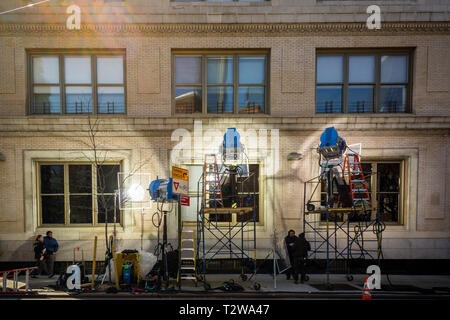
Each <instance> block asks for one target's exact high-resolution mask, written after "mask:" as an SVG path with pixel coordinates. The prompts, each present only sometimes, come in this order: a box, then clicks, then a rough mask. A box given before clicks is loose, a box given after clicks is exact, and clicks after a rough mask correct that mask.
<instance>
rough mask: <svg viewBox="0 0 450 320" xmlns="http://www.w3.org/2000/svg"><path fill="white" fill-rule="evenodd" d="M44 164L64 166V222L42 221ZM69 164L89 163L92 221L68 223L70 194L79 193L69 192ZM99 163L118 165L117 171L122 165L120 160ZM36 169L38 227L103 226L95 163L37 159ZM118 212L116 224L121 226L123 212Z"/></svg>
mask: <svg viewBox="0 0 450 320" xmlns="http://www.w3.org/2000/svg"><path fill="white" fill-rule="evenodd" d="M46 165H58V166H63V167H64V193H63V194H62V195H63V196H64V223H43V214H42V199H41V197H42V192H41V184H42V183H41V166H46ZM70 165H90V166H91V170H92V171H91V183H92V190H91V202H92V215H93V216H92V223H70V214H69V211H70V196H71V195H79V194H80V193H70V189H69V183H70V182H69V166H70ZM100 165H118V166H119V172H120V170H121V169H122V167H123V165H122V162H118V161H105V162H104V163H102V164H100ZM36 166H37V170H36V183H37V188H36V190H37V208H38V227H56V228H58V227H66V228H67V227H84V228H91V227H100V226H104V225H105V224H106V223H99V222H98V197H99V196H100V193H99V192H98V191H97V169H96V165H95V164H94V163H92V162H86V161H84V162H83V161H39V162H37V163H36ZM45 195H46V196H48V195H52V194H45ZM55 195H61V194H55ZM105 195H109V193H105ZM117 210H118V212H119V216H118V221H117V222H116V224H117V225H118V226H123V213H122V210H120V208H118V209H117ZM108 224H114V223H112V222H109V223H108Z"/></svg>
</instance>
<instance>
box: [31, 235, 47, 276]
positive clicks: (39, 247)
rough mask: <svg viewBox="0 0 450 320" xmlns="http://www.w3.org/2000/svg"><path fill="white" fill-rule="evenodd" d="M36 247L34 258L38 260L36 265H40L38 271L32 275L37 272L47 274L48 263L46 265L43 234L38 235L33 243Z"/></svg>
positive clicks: (34, 273)
mask: <svg viewBox="0 0 450 320" xmlns="http://www.w3.org/2000/svg"><path fill="white" fill-rule="evenodd" d="M33 247H34V248H33V249H34V259H35V260H36V266H37V267H39V269H38V271H37V272H33V274H32V276H35V275H36V274H38V275H42V274H47V265H46V261H45V258H46V249H45V246H44V237H43V236H42V235H38V236H37V237H36V240H35V241H34V243H33Z"/></svg>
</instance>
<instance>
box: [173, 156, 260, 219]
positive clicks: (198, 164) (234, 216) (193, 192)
mask: <svg viewBox="0 0 450 320" xmlns="http://www.w3.org/2000/svg"><path fill="white" fill-rule="evenodd" d="M252 164H253V165H257V166H258V171H259V172H258V177H259V179H258V192H255V194H256V195H257V196H258V221H256V226H257V227H261V226H264V223H265V219H264V201H263V197H262V193H264V192H265V189H263V179H261V173H262V170H263V167H262V164H261V163H260V162H256V161H253V162H249V165H252ZM192 166H198V167H201V168H203V166H204V164H203V163H195V162H191V163H183V164H182V165H181V167H182V168H185V169H187V170H189V167H192ZM202 172H203V170H202ZM196 184H197V182H196ZM198 194H199V195H200V198H199V200H198V201H199V207H200V206H201V204H202V203H201V202H202V197H201V194H202V193H201V192H200V191H199V190H195V191H193V190H189V194H188V196H189V197H195V198H197V195H198ZM191 205H192V203H191ZM180 214H181V212H180ZM197 214H198V213H197ZM209 215H210V214H207V217H208V219H209ZM231 218H232V220H231V221H229V222H226V221H222V222H220V221H218V222H217V225H219V226H228V225H229V224H230V223H231V224H237V223H241V222H239V221H237V215H236V214H232V215H231ZM186 222H187V223H188V224H192V225H194V224H196V223H197V221H190V220H186Z"/></svg>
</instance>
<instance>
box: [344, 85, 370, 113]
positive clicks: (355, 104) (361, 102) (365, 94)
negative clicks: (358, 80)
mask: <svg viewBox="0 0 450 320" xmlns="http://www.w3.org/2000/svg"><path fill="white" fill-rule="evenodd" d="M371 111H373V86H349V87H348V112H371Z"/></svg>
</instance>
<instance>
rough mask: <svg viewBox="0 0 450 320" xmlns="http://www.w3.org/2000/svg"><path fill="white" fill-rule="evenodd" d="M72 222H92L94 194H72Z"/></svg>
mask: <svg viewBox="0 0 450 320" xmlns="http://www.w3.org/2000/svg"><path fill="white" fill-rule="evenodd" d="M70 223H92V196H91V195H89V196H70Z"/></svg>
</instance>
